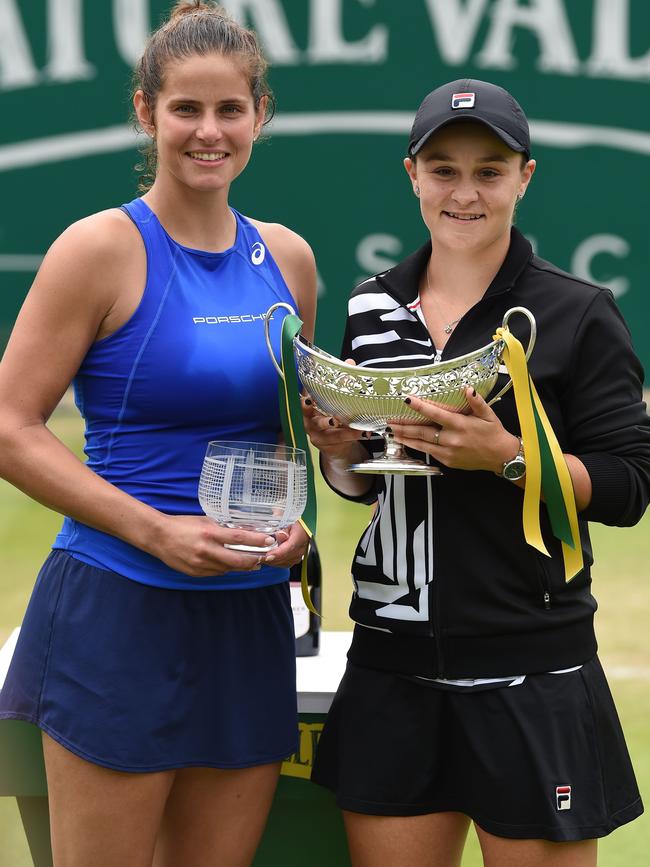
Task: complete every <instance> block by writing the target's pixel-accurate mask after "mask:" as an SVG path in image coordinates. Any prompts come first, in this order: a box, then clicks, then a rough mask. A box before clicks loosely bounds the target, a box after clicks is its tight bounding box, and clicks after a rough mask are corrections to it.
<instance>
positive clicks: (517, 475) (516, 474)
mask: <svg viewBox="0 0 650 867" xmlns="http://www.w3.org/2000/svg"><path fill="white" fill-rule="evenodd" d="M525 475H526V462H525V461H523V460H522V459H521V458H515V459H514V460H512V461H509V462H508V463H507V464H506V465H505V467H504V468H503V478H504V479H508V481H510V482H516V481H517V479H521V478H523V477H524V476H525Z"/></svg>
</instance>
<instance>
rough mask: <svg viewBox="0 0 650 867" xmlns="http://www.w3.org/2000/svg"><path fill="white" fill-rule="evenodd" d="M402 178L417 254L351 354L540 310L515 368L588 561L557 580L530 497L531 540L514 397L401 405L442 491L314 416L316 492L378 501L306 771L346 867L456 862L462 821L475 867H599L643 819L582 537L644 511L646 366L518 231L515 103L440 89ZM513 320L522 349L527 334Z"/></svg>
mask: <svg viewBox="0 0 650 867" xmlns="http://www.w3.org/2000/svg"><path fill="white" fill-rule="evenodd" d="M405 167H406V171H407V174H408V177H409V182H410V183H411V185H412V188H413V192H414V194H415V196H416V197H417V198H418V199H419V201H420V207H421V212H422V217H423V220H424V222H425V224H426V225H427V227H428V229H429V232H430V235H431V239H430V241H429V242H428V243H427V244H426V245H425V246H424V247H422V248H421V249H420V250H418V251H416V252H415V253H414V254H412V255H411V256H410V257H408V258H407V259H406V260H404V261H403V262H401V263H400V264H399V265H397V266H396V267H394V268H391V269H390V270H388V271H386V272H384V273H383V274H378V275H376V276H375V277H373V278H371V279H370V280H367V281H365V282H364V283H362V284H360V285H359V286H358V287H357V288H356V289H355V290H354V292H353V293H352V297H351V299H350V304H349V310H348V320H347V327H346V334H345V338H344V346H343V351H342V356H343V357H344V358H348V359H350V360H353V361H354V362H355V363H357V364H359V365H365V366H371V367H417V366H421V365H425V364H428V363H429V364H430V363H431V362H435V361H439V360H441V359H442V360H445V359H448V358H454V357H457V356H461V355H464V354H465V353H467V352H469V351H471V350H474V349H477V348H478V347H480V346H484V345H485V344H487V343H489V342H490V341H491V340H492V337H493V335H494V333H495V331H496V329H497V327H498V326H499V325H500V324H501V322H502V319H503V315H504V313H505V311H506V310H507V309H509V308H511V307H516V306H522V307H526V308H528V309H529V310H531V311H532V313H533V315H534V316H535V319H536V321H537V328H538V340H537V344H536V346H535V349H534V352H533V354H532V357H531V360H530V364H529V369H530V373H531V377H532V379H533V381H534V383H535V385H536V388H537V391H538V392H539V395H540V398H541V401H542V404H543V406H544V409H545V411H546V414H547V415H548V418H549V420H550V423H551V425H552V427H553V430H554V433H555V436H556V437H557V440H558V442H559V446H560V448H561V452H562V453H563V454H564V460H565V462H566V467H567V469H568V474H569V475H568V476H567V479H570V483H571V484H572V486H573V495H574V497H575V505H576V508H577V512H578V522H577V528H578V530H579V536H580V544H579V545H578V546H577V547H578V549H579V548H580V545H581V547H582V561H583V564H584V568H580V570H579V571H578V573H577V574H576V575H574V576H573V577H572V578H571V580H569V581H567V580H566V578H565V571H564V565H563V558H562V550H561V544H560V542H559V541H558V540H557V539H556V538H555V537H554V536H553V534H552V532H551V526H550V522H549V518H548V514H547V511H546V507H545V506H544V505H543V506H542V508H541V529H542V535H543V537H544V541H545V543H546V547H547V549H548V552H549V554H550V555H551V556H550V557H548V556H546V555H544V554H542V553H540V552H539V551H537V550H535V549H534V548H533V547H531V546H530V545H529V544H527V542H526V538H525V536H524V531H523V529H522V501H523V489H524V487H525V483H526V442H525V441H522V437H521V426H520V420H519V417H518V414H517V410H516V407H515V401H514V397H513V393H512V391H510V392H509V393H508V394H507V395H506V396H505V397H504V398H503V399H502V400H501V401H499V402H497V403H496V404H495V405H494V408H491V407H490V406H488V405H487V403H486V402H485V401H484V400H483V399H482V398H481V397H480V396H478V395H476V394H475V393H474V392H473V390H472V389H471V388H468V389H467V392H466V395H467V400H468V403H469V412H468V413H467V414H456V413H453V412H449V411H447V410H445V409H443V408H440V407H437V406H435V405H434V404H433V403H429V402H426V401H422V400H419V399H417V398H412V399H411V406H412V408H413V409H415V410H417V411H418V412H420V413H422V414H423V415H425V416H427V417H428V419H429V421H430V422H432V424H428V425H418V424H408V425H406V424H393V425H392V428H393V434H394V437H395V440H397V441H398V442H401V443H403V444H405V445H406V446H407V447H408V448H409V449H412V450H414V451H415V452H416V453H418V454H419V457H421V458H423V459H424V460H426V461H427V463H432V464H438V465H441V466H442V467H443V470H444V475H443V476H442V477H441V478H432V477H427V476H401V475H385V476H367V475H357V474H353V473H349V472H347V467H348V466H349V465H350V464H351V463H354V462H356V461H359V460H362V459H363V458H364V457H367V452H368V450H370V451H373V449H374V448H375V439H376V438H368V436H367V435H366V434H360V433H359V431H355V430H351V429H350V428H348V427H345V426H343V425H341V424H339V422H338V421H337V420H336V419H329V418H328V417H326V416H323V415H321V414H319V413H318V412H317V411H316V410H315V407H314V406H313V404H310V403H307V405H306V407H305V419H306V425H307V428H308V431H309V433H310V436H311V438H312V441H313V443H314V444H315V445H316V446H317V447H318V448H319V449H320V451H321V466H322V469H323V473H324V475H325V478H326V479H327V481H328V483H329V484H330V486H331V487H332V488H334V490H335V491H337V492H338V493H339V494H341V496H344V497H347V498H349V499H356V500H359V501H362V502H373V501H375V500H376V501H377V508H376V510H375V514H374V517H373V519H372V521H371V523H370V525H369V526H368V528H367V530H366V531H365V532H364V535H363V536H362V538H361V540H360V542H359V545H358V547H357V550H356V553H355V558H354V562H353V566H352V575H353V582H354V594H353V598H352V605H351V609H350V612H351V616H352V617H353V619H354V620H355V621H356V624H357V626H356V628H355V632H354V638H353V642H352V647H351V649H350V653H349V665H348V669H347V671H346V674H345V676H344V678H343V681H342V683H341V686H340V688H339V691H338V693H337V696H336V698H335V700H334V703H333V705H332V710H331V712H330V716H329V718H328V721H327V724H326V726H325V730H324V733H323V736H322V738H321V743H320V746H319V751H318V755H317V759H316V766H315V768H314V775H313V778H314V779H315V781H316V782H318V783H320V784H322V785H325V786H327V787H328V788H330V789H332V790H333V791H335V792H336V795H337V801H338V803H339V805H340V806H341V808H342V809H343V810H344V816H345V822H346V828H347V831H348V837H349V841H350V851H351V855H352V861H353V864H354V865H355V867H374V865H382V867H383V865H386V864H390V865H391V867H400V865H407V864H408V867H420V865H422V867H425V865H426V867H453V865H457V864H459V863H460V858H461V855H462V850H463V845H464V841H465V837H466V834H467V829H468V826H469V822H470V820H473V821H474V823H475V825H476V829H477V833H478V836H479V840H480V843H481V847H482V850H483V855H484V860H485V864H486V865H495V867H496V865H498V867H506V865H517V867H523V865H526V867H537V865H540V867H541V865H544V867H550V865H557V867H593V865H594V864H595V863H596V838H598V837H601V836H604V835H606V834H608V833H610V832H611V831H612V830H613V829H614V828H616V827H618V826H619V825H621V824H623V823H625V822H628V821H631V820H632V819H634V818H636V817H637V816H638V815H640V813H641V812H642V810H643V807H642V804H641V799H640V796H639V792H638V789H637V786H636V782H635V779H634V773H633V771H632V767H631V765H630V760H629V756H628V753H627V749H626V747H625V742H624V739H623V735H622V732H621V729H620V724H619V722H618V717H617V715H616V710H615V708H614V705H613V703H612V699H611V695H610V693H609V689H608V687H607V683H606V681H605V677H604V675H603V672H602V669H601V667H600V664H599V662H598V659H597V656H596V649H597V647H596V640H595V636H594V631H593V615H594V611H595V609H596V602H595V600H594V598H593V597H592V595H591V592H590V584H591V578H590V566H591V563H592V556H591V546H590V541H589V534H588V521H590V520H593V521H599V522H602V523H605V524H612V525H618V526H626V525H630V524H634V523H636V522H637V521H638V520H639V519H640V518H641V516H642V515H643V512H644V510H645V508H646V506H647V503H648V500H649V498H650V419H648V416H647V414H646V409H645V404H644V403H643V401H642V379H643V372H642V370H641V367H640V364H639V362H638V360H637V358H636V356H635V355H634V352H633V350H632V346H631V342H630V337H629V332H628V330H627V328H626V326H625V323H624V322H623V320H622V317H621V316H620V314H619V312H618V309H617V307H616V305H615V303H614V300H613V297H612V295H611V293H610V292H609V291H608V290H607V289H603V288H601V287H598V286H594V285H592V284H589V283H586V282H585V281H582V280H579V279H577V278H575V277H573V276H571V275H570V274H566V273H564V272H562V271H560V270H559V269H558V268H556V267H555V266H553V265H551V264H550V263H548V262H545V261H543V260H541V259H539V258H538V257H537V256H535V255H534V254H533V251H532V249H531V246H530V244H529V243H528V241H527V240H526V239H525V238H524V237H523V235H521V233H520V232H519V231H518V230H517V229H516V228H514V227H513V225H512V224H513V217H514V213H515V210H516V207H517V203H518V202H519V201H520V200H521V199H522V198H523V196H524V194H525V193H526V190H527V188H528V185H529V183H530V180H531V178H532V176H533V173H534V171H535V161H534V160H532V159H531V158H530V138H529V130H528V123H527V121H526V117H525V115H524V113H523V111H522V110H521V108H520V106H519V105H518V103H517V102H516V101H515V100H514V99H513V97H512V96H511V95H510V94H509V93H507V92H506V91H504V90H502V89H501V88H499V87H496V86H494V85H492V84H488V83H486V82H481V81H473V80H460V81H455V82H451V83H449V84H447V85H444V86H442V87H440V88H438V89H436V90H434V91H433V92H432V93H430V94H429V95H428V96H427V97H426V99H425V100H424V102H423V103H422V105H421V106H420V109H419V111H418V114H417V116H416V118H415V121H414V124H413V128H412V131H411V137H410V141H409V149H408V157H407V158H406V160H405ZM511 328H512V330H513V332H514V333H515V334H516V335H517V336H518V337H519V338H520V339H521V341H522V343H524V345H525V344H526V340H527V331H528V325H527V323H526V321H525V319H524V318H523V317H518V318H516V319H515V318H514V317H513V319H512V320H511ZM499 379H500V384H501V381H504V382H505V371H504V375H503V376H500V377H499ZM558 844H561V845H558Z"/></svg>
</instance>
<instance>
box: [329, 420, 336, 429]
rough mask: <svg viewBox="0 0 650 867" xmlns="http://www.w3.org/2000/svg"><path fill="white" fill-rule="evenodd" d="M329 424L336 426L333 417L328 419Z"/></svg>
mask: <svg viewBox="0 0 650 867" xmlns="http://www.w3.org/2000/svg"><path fill="white" fill-rule="evenodd" d="M330 426H331V427H335V426H336V422H335V421H334V419H333V418H331V419H330Z"/></svg>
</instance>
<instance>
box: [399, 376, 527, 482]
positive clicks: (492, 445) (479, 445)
mask: <svg viewBox="0 0 650 867" xmlns="http://www.w3.org/2000/svg"><path fill="white" fill-rule="evenodd" d="M465 396H466V397H467V402H468V403H469V413H468V414H462V413H459V412H450V411H449V410H446V409H442V408H441V407H439V406H436V405H435V404H434V403H432V402H431V401H428V400H422V399H421V398H418V397H412V398H410V403H409V406H410V407H411V408H412V409H414V410H416V411H417V412H419V413H422V415H424V416H426V417H427V418H428V419H431V421H433V422H434V423H435V424H433V425H419V424H398V423H393V422H390V426H391V428H392V430H393V434H394V437H395V440H396V442H398V443H402V444H403V445H405V446H408V447H409V448H412V449H416V450H417V451H419V452H425V453H427V454H430V455H431V457H433V458H435V459H436V461H439V462H440V463H441V464H444V465H445V466H446V467H453V468H455V469H460V470H489V471H491V472H495V473H500V472H501V470H502V469H503V464H504V462H505V461H508V460H510V459H511V458H513V457H514V456H515V455H516V454H517V452H518V451H519V439H518V437H516V436H515V435H514V434H511V433H508V431H507V430H506V429H505V428H504V427H503V425H502V424H501V421H500V420H499V418H498V416H497V415H496V414H495V413H494V412H493V411H492V409H491V408H490V407H489V406H488V405H487V403H486V402H485V401H484V400H483V398H482V397H481V396H480V395H478V394H476V392H475V390H474V389H473V388H471V387H468V388H466V389H465Z"/></svg>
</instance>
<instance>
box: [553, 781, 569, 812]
mask: <svg viewBox="0 0 650 867" xmlns="http://www.w3.org/2000/svg"><path fill="white" fill-rule="evenodd" d="M555 803H556V805H557V808H558V810H570V809H571V786H556V787H555Z"/></svg>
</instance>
